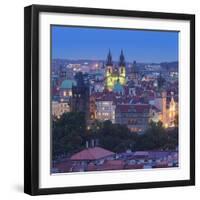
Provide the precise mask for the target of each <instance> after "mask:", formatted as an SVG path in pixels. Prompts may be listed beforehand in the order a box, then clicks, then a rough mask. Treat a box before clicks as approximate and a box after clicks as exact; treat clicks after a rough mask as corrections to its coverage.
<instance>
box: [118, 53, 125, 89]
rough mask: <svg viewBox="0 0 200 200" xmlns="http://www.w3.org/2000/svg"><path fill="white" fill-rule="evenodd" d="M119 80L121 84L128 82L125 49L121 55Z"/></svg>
mask: <svg viewBox="0 0 200 200" xmlns="http://www.w3.org/2000/svg"><path fill="white" fill-rule="evenodd" d="M119 82H120V84H121V85H125V84H126V64H125V58H124V53H123V50H121V54H120V57H119Z"/></svg>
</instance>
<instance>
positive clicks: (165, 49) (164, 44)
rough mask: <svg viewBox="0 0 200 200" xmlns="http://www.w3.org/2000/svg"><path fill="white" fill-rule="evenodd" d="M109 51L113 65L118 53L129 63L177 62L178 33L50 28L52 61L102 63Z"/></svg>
mask: <svg viewBox="0 0 200 200" xmlns="http://www.w3.org/2000/svg"><path fill="white" fill-rule="evenodd" d="M109 48H110V50H111V53H112V56H113V60H116V61H118V60H119V55H120V51H121V49H123V51H124V55H125V59H126V61H129V62H132V61H133V60H136V61H137V62H164V61H177V60H178V32H166V31H146V30H119V29H103V28H98V29H97V28H86V27H67V26H52V58H62V59H102V60H105V59H106V56H107V53H108V50H109Z"/></svg>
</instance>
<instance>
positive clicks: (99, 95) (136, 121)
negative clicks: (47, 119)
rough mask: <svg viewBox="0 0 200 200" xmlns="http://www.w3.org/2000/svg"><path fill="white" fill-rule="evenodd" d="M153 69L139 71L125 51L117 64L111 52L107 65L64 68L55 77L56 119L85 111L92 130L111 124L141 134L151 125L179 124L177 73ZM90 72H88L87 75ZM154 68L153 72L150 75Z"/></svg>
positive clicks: (54, 102)
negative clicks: (95, 124)
mask: <svg viewBox="0 0 200 200" xmlns="http://www.w3.org/2000/svg"><path fill="white" fill-rule="evenodd" d="M157 68H159V66H156V67H155V69H154V66H153V65H147V67H146V69H151V70H149V71H148V70H146V71H145V70H144V71H141V72H139V71H138V70H137V63H136V61H134V62H133V63H132V64H131V65H129V66H126V62H125V56H124V53H123V51H121V53H120V56H119V62H118V63H116V62H113V60H112V55H111V52H110V51H109V53H108V56H107V59H106V62H105V63H103V64H98V63H96V64H94V65H92V66H88V65H87V63H85V64H84V66H83V70H81V69H82V68H81V66H80V64H73V65H72V64H70V65H67V66H61V67H60V68H59V69H58V70H57V72H53V74H52V115H53V116H54V117H56V118H59V117H60V116H61V115H62V114H63V113H66V112H73V111H76V112H77V111H80V112H85V115H86V119H87V126H88V129H89V128H90V125H91V124H92V123H93V122H94V121H95V120H98V121H105V120H110V121H111V122H112V123H117V124H124V125H126V126H127V127H128V128H129V129H130V130H131V131H132V132H137V133H142V132H144V131H145V129H146V128H147V127H148V124H149V122H150V121H151V120H152V121H154V122H158V121H162V123H163V125H164V126H165V127H166V128H171V127H174V126H176V125H177V119H178V77H177V76H176V74H177V72H174V73H172V72H170V73H166V74H164V76H163V75H162V73H161V72H160V71H159V72H157V71H156V69H157ZM89 69H90V70H89ZM152 69H154V70H152Z"/></svg>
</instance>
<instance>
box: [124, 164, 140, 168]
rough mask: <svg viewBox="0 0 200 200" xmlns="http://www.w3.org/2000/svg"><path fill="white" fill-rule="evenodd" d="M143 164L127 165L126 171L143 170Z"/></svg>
mask: <svg viewBox="0 0 200 200" xmlns="http://www.w3.org/2000/svg"><path fill="white" fill-rule="evenodd" d="M143 167H144V165H143V164H132V165H126V166H125V169H143Z"/></svg>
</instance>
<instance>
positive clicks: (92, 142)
mask: <svg viewBox="0 0 200 200" xmlns="http://www.w3.org/2000/svg"><path fill="white" fill-rule="evenodd" d="M91 143H92V148H94V146H95V144H94V139H92V141H91Z"/></svg>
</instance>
